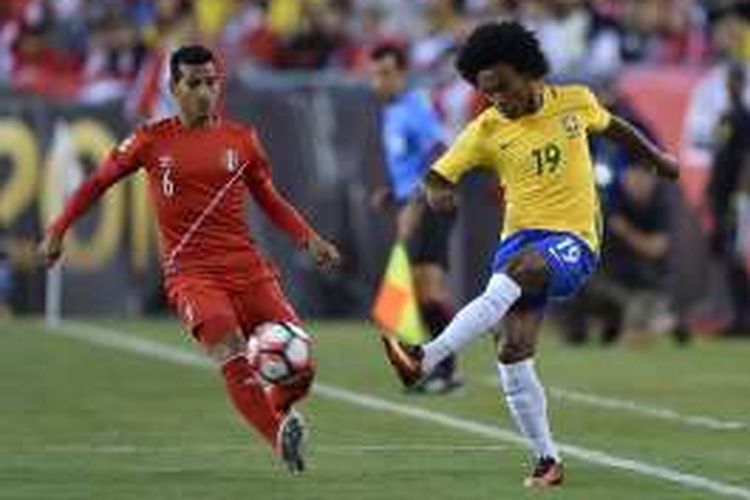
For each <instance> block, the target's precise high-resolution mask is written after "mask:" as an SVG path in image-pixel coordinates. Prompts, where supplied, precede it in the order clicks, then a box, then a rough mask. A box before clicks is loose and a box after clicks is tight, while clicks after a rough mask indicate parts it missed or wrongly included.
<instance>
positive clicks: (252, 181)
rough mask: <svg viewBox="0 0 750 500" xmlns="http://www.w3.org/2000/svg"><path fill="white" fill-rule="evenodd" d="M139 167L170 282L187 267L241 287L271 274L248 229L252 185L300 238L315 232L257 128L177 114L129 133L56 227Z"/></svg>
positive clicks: (57, 229) (281, 222)
mask: <svg viewBox="0 0 750 500" xmlns="http://www.w3.org/2000/svg"><path fill="white" fill-rule="evenodd" d="M139 168H143V169H145V170H146V173H147V175H148V185H149V194H150V198H151V201H152V204H153V206H154V208H155V211H156V216H157V219H158V226H159V235H160V238H159V240H160V254H161V262H162V268H163V271H164V274H165V277H166V278H167V284H169V283H170V281H171V280H172V279H175V278H179V277H180V276H184V275H189V276H201V277H207V278H216V279H217V281H218V282H219V284H221V285H222V286H226V287H229V288H238V287H243V286H245V285H247V284H248V283H250V282H252V281H256V280H259V279H265V278H268V277H271V276H273V274H274V273H273V267H272V266H271V265H270V264H269V263H268V262H267V261H266V260H265V259H264V257H263V256H262V255H261V253H260V251H259V250H258V249H257V248H256V246H255V245H254V244H253V241H252V239H251V238H250V235H249V227H248V223H247V213H246V201H247V199H248V193H250V194H252V196H253V198H254V199H255V201H256V202H257V203H258V205H259V206H260V207H261V208H262V209H263V211H264V212H265V213H266V215H268V216H269V218H270V219H271V220H272V221H273V222H274V224H276V225H277V226H278V227H280V228H281V229H283V230H285V231H286V232H287V233H288V234H289V235H290V236H291V237H292V238H293V239H294V241H295V242H296V243H297V244H299V245H302V244H304V243H305V242H306V241H307V239H308V238H309V237H310V235H311V234H312V230H311V229H310V227H309V226H308V225H307V223H306V222H305V221H304V219H303V218H302V217H301V216H300V215H299V214H298V213H297V211H296V210H295V209H294V208H293V207H292V206H291V205H289V204H288V203H287V202H286V200H284V198H282V197H281V196H280V195H279V194H278V192H277V191H276V189H275V188H274V185H273V182H272V180H271V168H270V164H269V162H268V159H267V157H266V154H265V152H264V151H263V148H262V146H261V145H260V143H259V141H258V137H257V135H256V133H255V131H254V130H253V129H252V128H249V127H246V126H244V125H241V124H238V123H235V122H231V121H227V120H223V119H219V120H217V121H215V122H214V123H211V124H210V125H206V126H205V127H197V128H188V127H185V126H184V125H183V124H182V122H181V121H180V119H179V118H177V117H173V118H168V119H165V120H161V121H159V122H156V123H153V124H149V125H144V126H141V127H139V128H138V129H137V130H136V132H135V133H134V134H133V135H132V136H130V137H129V138H127V139H125V140H124V141H123V142H122V143H121V144H120V145H119V146H118V147H117V148H116V149H115V150H113V151H112V153H110V155H109V158H108V159H107V161H105V163H104V164H103V165H102V166H101V167H100V168H99V169H97V170H96V171H95V172H94V173H93V174H92V175H91V176H90V177H89V178H88V179H87V180H86V182H85V183H84V184H83V185H82V186H81V187H80V188H79V189H78V191H77V192H76V194H75V195H74V196H73V197H72V198H71V200H70V201H69V202H68V203H67V205H66V208H65V210H64V212H63V214H62V215H61V216H60V217H59V218H58V219H57V220H56V221H55V223H54V224H53V226H52V227H51V229H50V230H51V231H53V232H55V233H56V234H63V233H64V232H65V230H66V229H67V228H68V227H69V226H70V225H71V224H72V223H73V221H74V220H75V219H76V218H77V217H79V216H80V215H81V214H82V213H83V212H84V211H85V210H86V209H87V208H88V206H89V205H90V204H91V203H93V201H95V200H96V199H97V198H98V197H99V196H100V195H101V194H102V193H103V192H104V191H105V190H106V189H107V187H109V186H110V185H112V184H114V183H115V182H117V181H118V180H119V179H121V178H123V177H124V176H126V175H128V174H131V173H133V172H135V171H136V170H138V169H139Z"/></svg>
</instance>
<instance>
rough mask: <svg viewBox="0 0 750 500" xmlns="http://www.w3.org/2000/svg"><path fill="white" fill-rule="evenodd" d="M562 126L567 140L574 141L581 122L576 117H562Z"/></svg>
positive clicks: (579, 131) (579, 130)
mask: <svg viewBox="0 0 750 500" xmlns="http://www.w3.org/2000/svg"><path fill="white" fill-rule="evenodd" d="M562 125H563V128H564V129H565V133H566V135H567V136H568V138H569V139H575V138H576V137H578V135H579V134H580V133H581V121H580V120H579V119H578V116H576V115H565V116H563V117H562Z"/></svg>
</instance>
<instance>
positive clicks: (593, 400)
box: [485, 377, 748, 431]
mask: <svg viewBox="0 0 750 500" xmlns="http://www.w3.org/2000/svg"><path fill="white" fill-rule="evenodd" d="M485 382H486V383H487V384H488V385H492V386H497V380H495V378H494V377H488V378H486V379H485ZM547 393H548V394H549V395H550V396H551V397H553V398H556V399H562V400H565V401H572V402H574V403H581V404H584V405H589V406H593V407H596V408H605V409H607V410H624V411H629V412H631V413H636V414H638V415H643V416H646V417H653V418H658V419H661V420H669V421H672V422H678V423H680V424H683V425H687V426H692V427H703V428H705V429H711V430H716V431H736V430H741V429H745V428H747V427H748V425H747V423H745V422H740V421H737V420H723V419H718V418H714V417H708V416H704V415H684V414H682V413H679V412H677V411H675V410H672V409H670V408H662V407H658V406H651V405H646V404H643V403H637V402H635V401H630V400H627V399H617V398H610V397H604V396H598V395H596V394H591V393H588V392H582V391H573V390H569V389H563V388H561V387H549V388H548V389H547Z"/></svg>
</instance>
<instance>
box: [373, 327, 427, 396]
mask: <svg viewBox="0 0 750 500" xmlns="http://www.w3.org/2000/svg"><path fill="white" fill-rule="evenodd" d="M380 338H381V339H382V340H383V346H384V347H385V354H386V356H388V361H390V362H391V365H393V368H395V369H396V375H398V378H400V379H401V382H402V383H403V384H404V387H406V388H410V387H413V386H414V385H415V384H416V383H417V382H419V381H420V380H421V379H422V377H423V376H424V374H423V373H422V356H423V354H422V348H421V347H419V346H410V345H406V344H403V343H401V342H399V341H398V340H396V339H395V338H393V337H391V336H388V335H381V337H380Z"/></svg>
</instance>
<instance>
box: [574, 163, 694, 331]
mask: <svg viewBox="0 0 750 500" xmlns="http://www.w3.org/2000/svg"><path fill="white" fill-rule="evenodd" d="M666 189H667V187H666V186H664V185H663V184H662V183H661V182H660V180H659V179H657V178H656V177H655V176H654V174H653V173H652V172H651V171H650V170H649V168H648V167H647V166H645V165H642V164H640V163H637V162H635V163H630V164H629V165H628V168H627V169H626V170H625V172H624V173H623V175H622V176H621V177H620V180H619V181H618V182H617V184H616V189H615V190H614V193H613V196H612V197H611V199H610V202H609V207H608V214H607V224H606V225H605V226H606V228H607V232H606V233H605V237H604V245H603V249H602V266H601V268H600V270H599V271H598V272H597V273H596V274H595V275H594V276H593V277H592V279H591V280H590V281H589V283H588V284H587V285H586V287H585V289H584V291H583V293H582V294H580V295H579V297H578V298H577V299H576V300H575V301H574V302H573V304H571V307H570V308H569V309H568V310H567V311H566V312H565V314H564V316H563V317H564V322H563V323H564V329H563V331H564V335H565V337H566V339H567V340H568V341H569V342H571V343H582V342H585V341H586V340H587V338H588V328H589V325H588V323H589V320H590V319H592V318H597V319H602V320H603V321H602V327H603V328H602V336H601V341H602V343H603V344H605V345H608V344H612V343H614V342H616V341H617V340H619V339H623V340H626V341H632V340H634V339H638V340H640V339H642V338H644V335H645V334H650V333H662V332H671V333H672V335H673V337H674V338H675V340H676V341H677V342H678V343H685V342H686V341H687V340H689V334H688V331H687V330H686V329H685V328H684V327H683V326H682V324H681V322H680V321H679V319H678V317H677V315H676V314H675V312H674V309H673V305H672V301H671V294H670V293H669V291H668V279H669V267H668V259H667V257H668V252H669V239H670V238H669V228H670V221H669V201H668V200H669V196H668V193H667V192H666Z"/></svg>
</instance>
